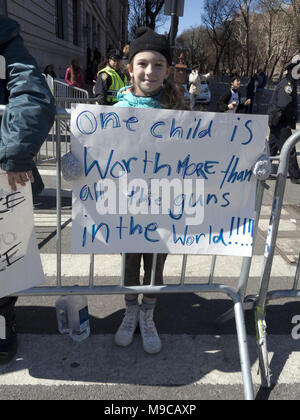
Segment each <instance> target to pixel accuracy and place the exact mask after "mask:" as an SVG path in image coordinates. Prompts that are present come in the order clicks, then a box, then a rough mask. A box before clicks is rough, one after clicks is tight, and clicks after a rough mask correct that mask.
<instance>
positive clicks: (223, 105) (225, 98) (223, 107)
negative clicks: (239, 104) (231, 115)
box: [217, 91, 231, 112]
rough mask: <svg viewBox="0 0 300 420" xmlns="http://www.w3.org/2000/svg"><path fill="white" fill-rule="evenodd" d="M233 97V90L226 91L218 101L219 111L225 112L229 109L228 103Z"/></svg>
mask: <svg viewBox="0 0 300 420" xmlns="http://www.w3.org/2000/svg"><path fill="white" fill-rule="evenodd" d="M230 98H231V92H230V91H229V92H228V91H226V92H225V93H224V95H222V96H221V97H220V99H219V100H218V102H217V112H225V111H227V110H228V103H229V101H230Z"/></svg>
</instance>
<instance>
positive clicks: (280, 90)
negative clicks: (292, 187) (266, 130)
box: [268, 60, 300, 185]
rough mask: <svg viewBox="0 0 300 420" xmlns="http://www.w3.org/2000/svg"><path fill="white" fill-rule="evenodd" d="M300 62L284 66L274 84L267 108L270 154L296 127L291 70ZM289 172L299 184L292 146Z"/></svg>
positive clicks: (294, 181) (294, 80)
mask: <svg viewBox="0 0 300 420" xmlns="http://www.w3.org/2000/svg"><path fill="white" fill-rule="evenodd" d="M299 64H300V60H299V61H298V62H296V63H290V64H289V65H288V66H287V67H286V71H287V74H286V76H285V77H284V78H283V79H282V80H281V81H280V82H279V84H278V85H277V86H276V88H275V91H274V93H273V96H272V99H271V102H270V105H269V108H268V115H269V127H270V136H269V147H270V155H271V156H276V154H277V153H278V152H280V151H281V149H282V147H283V145H284V143H285V142H286V141H287V139H288V138H289V137H290V136H291V135H292V129H295V128H296V123H297V113H298V103H297V80H299V78H296V77H295V76H298V74H297V75H296V74H295V73H294V71H293V69H294V67H295V66H297V65H299ZM289 174H290V177H291V182H292V183H293V184H298V185H300V169H299V164H298V161H297V154H296V148H293V150H292V152H291V155H290V161H289Z"/></svg>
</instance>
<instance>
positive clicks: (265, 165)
mask: <svg viewBox="0 0 300 420" xmlns="http://www.w3.org/2000/svg"><path fill="white" fill-rule="evenodd" d="M271 169H272V164H271V160H270V158H269V156H268V155H266V154H264V155H262V156H260V158H258V160H257V162H256V163H255V164H254V166H253V168H252V171H253V175H254V176H255V178H256V179H258V180H259V181H265V180H266V179H268V178H269V176H270V175H271Z"/></svg>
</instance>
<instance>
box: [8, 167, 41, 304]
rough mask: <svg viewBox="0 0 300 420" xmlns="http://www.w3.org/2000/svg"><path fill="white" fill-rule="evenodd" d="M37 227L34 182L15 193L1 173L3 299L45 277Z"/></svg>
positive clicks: (39, 282) (38, 282) (37, 283)
mask: <svg viewBox="0 0 300 420" xmlns="http://www.w3.org/2000/svg"><path fill="white" fill-rule="evenodd" d="M33 226H34V221H33V205H32V194H31V186H30V184H29V183H28V182H27V183H26V185H25V187H22V186H18V190H17V191H16V192H14V191H12V190H11V188H10V186H9V184H8V182H7V176H6V175H5V174H0V298H1V297H4V296H9V295H11V294H13V293H18V292H20V291H23V290H27V289H30V288H32V287H34V286H38V285H40V284H42V283H43V282H44V280H45V277H44V273H43V268H42V263H41V258H40V253H39V251H38V247H37V244H36V239H35V233H34V228H33Z"/></svg>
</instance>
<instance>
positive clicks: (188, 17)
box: [157, 0, 204, 36]
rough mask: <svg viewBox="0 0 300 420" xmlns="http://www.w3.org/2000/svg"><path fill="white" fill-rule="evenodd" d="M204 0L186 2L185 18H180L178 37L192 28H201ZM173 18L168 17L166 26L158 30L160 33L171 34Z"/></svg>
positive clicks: (188, 0)
mask: <svg viewBox="0 0 300 420" xmlns="http://www.w3.org/2000/svg"><path fill="white" fill-rule="evenodd" d="M203 3H204V0H185V3H184V16H183V17H180V18H179V28H178V34H177V35H178V36H179V35H180V34H181V33H182V32H183V31H184V30H185V29H189V28H190V27H191V26H199V25H200V24H201V13H202V10H203ZM170 24H171V18H170V17H168V20H167V22H166V24H165V25H164V26H163V27H161V28H159V29H157V31H158V32H160V33H164V32H169V29H170Z"/></svg>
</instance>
